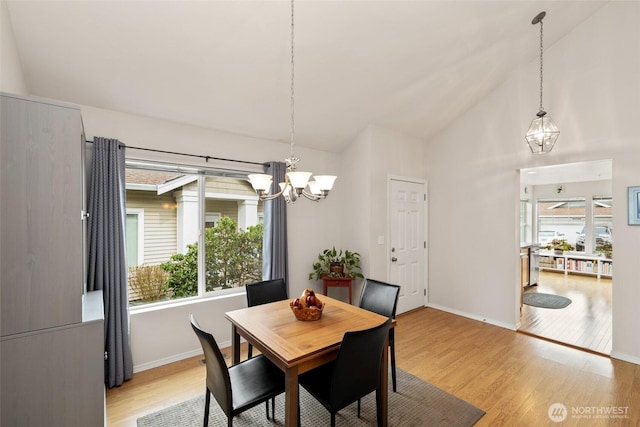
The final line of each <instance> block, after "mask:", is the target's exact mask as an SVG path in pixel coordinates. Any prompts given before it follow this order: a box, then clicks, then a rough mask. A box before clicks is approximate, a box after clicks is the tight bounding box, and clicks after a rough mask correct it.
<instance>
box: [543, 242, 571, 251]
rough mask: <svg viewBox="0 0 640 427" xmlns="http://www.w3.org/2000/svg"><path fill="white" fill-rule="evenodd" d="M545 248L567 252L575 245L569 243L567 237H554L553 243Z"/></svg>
mask: <svg viewBox="0 0 640 427" xmlns="http://www.w3.org/2000/svg"><path fill="white" fill-rule="evenodd" d="M544 249H547V250H551V249H553V250H554V251H556V252H560V253H561V252H566V251H572V250H574V249H575V247H574V246H573V245H572V244H571V243H569V242H568V241H567V240H566V239H553V240H552V241H551V243H549V244H548V245H547V246H544Z"/></svg>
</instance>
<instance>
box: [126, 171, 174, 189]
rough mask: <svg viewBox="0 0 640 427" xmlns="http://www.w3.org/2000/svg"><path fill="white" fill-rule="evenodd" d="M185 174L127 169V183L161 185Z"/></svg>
mask: <svg viewBox="0 0 640 427" xmlns="http://www.w3.org/2000/svg"><path fill="white" fill-rule="evenodd" d="M183 176H184V174H180V173H175V172H155V171H145V170H138V169H127V170H126V171H125V179H126V182H127V184H147V185H160V184H165V183H167V182H169V181H172V180H174V179H177V178H181V177H183Z"/></svg>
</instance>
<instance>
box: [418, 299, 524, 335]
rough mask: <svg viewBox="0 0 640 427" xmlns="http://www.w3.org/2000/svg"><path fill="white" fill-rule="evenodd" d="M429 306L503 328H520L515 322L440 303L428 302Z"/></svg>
mask: <svg viewBox="0 0 640 427" xmlns="http://www.w3.org/2000/svg"><path fill="white" fill-rule="evenodd" d="M427 307H431V308H435V309H436V310H441V311H446V312H447V313H451V314H455V315H458V316H462V317H466V318H468V319H473V320H477V321H479V322H483V323H488V324H490V325H494V326H499V327H501V328H505V329H509V330H510V331H517V330H518V328H517V327H516V325H514V324H509V323H504V322H500V321H497V320H494V319H487V318H485V317H480V316H477V315H475V314H470V313H466V312H464V311H460V310H455V309H453V308H449V307H443V306H441V305H438V304H428V305H427Z"/></svg>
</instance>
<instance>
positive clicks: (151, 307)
mask: <svg viewBox="0 0 640 427" xmlns="http://www.w3.org/2000/svg"><path fill="white" fill-rule="evenodd" d="M245 295H246V292H245V290H244V288H239V289H238V290H237V291H236V292H228V293H225V294H222V295H220V294H218V295H206V296H202V297H189V298H182V299H179V300H169V301H161V302H152V303H148V304H144V305H136V306H129V315H131V316H134V315H136V314H141V313H149V312H152V311H160V310H166V309H170V308H175V307H182V306H185V305H194V304H201V303H206V302H211V301H217V300H218V301H219V300H224V299H229V298H237V297H244V298H246V296H245Z"/></svg>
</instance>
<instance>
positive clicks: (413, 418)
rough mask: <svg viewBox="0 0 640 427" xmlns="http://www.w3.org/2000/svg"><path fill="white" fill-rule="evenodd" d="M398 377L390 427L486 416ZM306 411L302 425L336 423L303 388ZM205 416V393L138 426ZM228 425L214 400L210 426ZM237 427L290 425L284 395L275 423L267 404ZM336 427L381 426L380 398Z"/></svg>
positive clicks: (194, 422) (168, 425)
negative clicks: (286, 420)
mask: <svg viewBox="0 0 640 427" xmlns="http://www.w3.org/2000/svg"><path fill="white" fill-rule="evenodd" d="M397 376H398V378H397V379H398V392H397V393H394V392H393V391H391V378H389V426H402V427H405V426H407V427H408V426H415V427H423V426H456V427H467V426H472V425H474V424H475V423H476V422H477V421H478V420H479V419H480V418H481V417H482V416H483V415H484V411H483V410H481V409H478V408H476V407H475V406H473V405H471V404H469V403H467V402H465V401H464V400H462V399H459V398H457V397H456V396H454V395H452V394H449V393H447V392H445V391H443V390H440V389H439V388H437V387H435V386H433V385H431V384H429V383H427V382H424V381H422V380H421V379H419V378H417V377H415V376H413V375H411V374H408V373H407V372H404V371H403V370H401V369H398V370H397ZM203 388H204V384H203ZM300 408H301V418H302V426H318V427H320V426H322V427H324V426H328V425H329V424H330V417H329V412H328V411H327V410H326V409H324V407H322V406H321V405H320V404H319V403H318V401H316V400H315V399H314V398H313V397H311V395H309V393H307V391H306V390H305V389H304V388H302V387H300ZM203 416H204V393H203V394H202V395H201V396H199V397H197V398H194V399H191V400H189V401H186V402H183V403H179V404H177V405H174V406H171V407H169V408H166V409H163V410H161V411H158V412H155V413H152V414H149V415H146V416H144V417H142V418H139V419H138V427H177V426H180V427H190V426H194V427H196V426H202V418H203ZM226 425H227V418H226V417H225V415H224V413H223V412H222V411H221V410H220V407H219V406H218V404H217V402H216V401H215V399H214V398H213V397H212V398H211V410H210V413H209V426H211V427H218V426H220V427H223V426H226ZM233 425H234V426H237V427H249V426H282V425H284V394H281V395H280V396H278V397H277V398H276V420H275V421H273V420H267V418H266V416H265V408H264V404H261V405H258V406H256V407H254V408H252V409H249V410H248V411H246V412H243V413H242V414H240V415H238V416H236V417H235V418H234V419H233ZM336 425H337V426H339V427H353V426H375V425H376V400H375V393H371V394H370V395H368V396H367V397H365V398H364V399H362V408H361V412H360V418H358V417H357V407H356V404H355V403H354V404H352V405H349V406H347V407H346V408H344V409H342V410H341V411H340V412H338V415H337V416H336Z"/></svg>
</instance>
